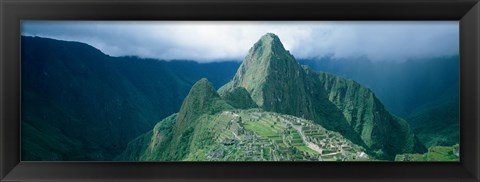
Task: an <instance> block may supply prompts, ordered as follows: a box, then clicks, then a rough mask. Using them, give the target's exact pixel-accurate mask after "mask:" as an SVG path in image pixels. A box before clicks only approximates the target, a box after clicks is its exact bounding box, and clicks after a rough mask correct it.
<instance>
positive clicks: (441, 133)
mask: <svg viewBox="0 0 480 182" xmlns="http://www.w3.org/2000/svg"><path fill="white" fill-rule="evenodd" d="M459 108H460V107H459V97H458V95H456V96H453V97H450V98H444V99H443V101H442V102H439V103H432V104H430V105H426V106H424V107H422V108H419V109H417V110H416V111H414V112H413V114H411V115H410V116H409V117H407V120H409V121H410V123H411V126H412V128H413V130H414V131H415V133H416V135H417V136H418V138H419V140H420V141H421V142H422V143H424V144H425V145H426V146H428V147H431V146H452V145H454V144H458V143H459V141H460V135H459V133H460V125H459V124H460V113H459Z"/></svg>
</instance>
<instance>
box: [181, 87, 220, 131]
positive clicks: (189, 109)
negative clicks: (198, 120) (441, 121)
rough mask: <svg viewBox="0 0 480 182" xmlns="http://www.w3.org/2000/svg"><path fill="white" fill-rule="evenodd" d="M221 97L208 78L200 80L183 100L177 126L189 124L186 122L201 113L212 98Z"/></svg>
mask: <svg viewBox="0 0 480 182" xmlns="http://www.w3.org/2000/svg"><path fill="white" fill-rule="evenodd" d="M219 97H220V96H219V95H218V93H217V91H215V89H214V88H213V86H212V84H211V83H210V82H209V81H208V80H207V79H206V78H202V79H200V80H198V81H197V82H196V83H195V84H194V85H193V86H192V88H191V89H190V92H189V93H188V95H187V97H185V99H184V100H183V103H182V107H181V108H180V111H179V112H178V117H177V127H181V128H183V127H184V126H186V125H188V124H186V122H188V121H191V120H192V118H194V117H196V116H198V115H199V114H201V113H202V111H203V110H205V109H207V107H208V106H209V103H210V102H211V101H212V100H214V99H215V98H219Z"/></svg>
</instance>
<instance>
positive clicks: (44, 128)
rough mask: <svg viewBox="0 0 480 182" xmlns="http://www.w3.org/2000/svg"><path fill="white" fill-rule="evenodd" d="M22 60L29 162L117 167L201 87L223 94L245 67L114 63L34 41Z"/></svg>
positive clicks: (26, 44) (62, 44)
mask: <svg viewBox="0 0 480 182" xmlns="http://www.w3.org/2000/svg"><path fill="white" fill-rule="evenodd" d="M21 56H22V63H21V66H22V68H21V69H22V72H21V73H22V75H21V76H22V85H21V86H22V93H21V94H22V95H21V97H22V108H21V109H22V113H21V114H22V160H26V161H37V160H77V161H84V160H95V161H97V160H111V159H112V158H113V157H114V156H117V155H118V154H119V153H120V152H122V151H123V150H124V149H125V147H126V145H127V143H128V142H129V141H131V140H132V139H134V138H135V137H137V136H138V135H140V134H142V133H144V132H146V131H148V130H150V129H151V128H152V127H153V126H154V125H155V123H156V122H158V121H159V120H161V119H163V118H165V117H167V116H169V115H171V114H173V113H175V112H178V110H179V108H180V106H181V104H182V101H183V99H184V98H185V96H186V95H187V94H188V91H189V90H190V88H191V86H192V85H193V84H194V83H195V82H196V81H197V80H198V79H200V78H202V77H207V78H210V79H211V80H214V85H216V86H217V87H219V86H221V85H223V84H225V83H226V82H227V81H228V80H229V78H231V77H232V76H233V75H234V73H235V71H236V70H237V68H238V66H239V63H233V62H225V63H208V64H199V63H195V62H193V61H174V62H166V61H160V60H153V59H141V58H136V57H111V56H108V55H105V54H104V53H102V52H101V51H99V50H98V49H95V48H94V47H92V46H89V45H87V44H83V43H79V42H68V41H59V40H54V39H47V38H40V37H26V36H22V55H21ZM218 67H222V69H218ZM180 68H181V69H180ZM23 131H25V132H23Z"/></svg>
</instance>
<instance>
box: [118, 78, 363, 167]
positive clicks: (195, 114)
mask: <svg viewBox="0 0 480 182" xmlns="http://www.w3.org/2000/svg"><path fill="white" fill-rule="evenodd" d="M367 159H368V155H367V154H365V149H364V148H362V147H361V146H358V145H355V144H353V143H352V142H351V141H349V140H347V139H345V138H344V137H343V136H342V135H341V134H339V133H336V132H332V131H329V130H326V129H324V128H323V127H321V126H319V125H317V124H315V123H313V122H311V121H308V120H305V119H301V118H297V117H293V116H289V115H282V114H278V113H273V112H265V111H263V110H261V109H258V108H257V109H235V108H233V107H232V106H230V105H228V104H227V103H226V102H225V101H224V100H223V99H222V98H221V97H219V95H218V94H217V92H216V91H215V90H213V88H212V86H211V85H210V83H209V82H208V81H207V80H206V79H201V80H199V81H198V82H197V83H196V84H195V85H194V86H193V87H192V89H191V90H190V93H189V95H188V96H187V97H186V98H185V100H184V102H183V104H182V109H180V111H179V113H177V114H173V115H171V116H170V117H168V118H166V119H164V120H162V121H160V122H158V123H157V125H156V126H155V127H154V129H153V130H152V131H150V132H147V133H145V134H143V135H141V136H139V137H137V138H136V139H135V140H133V141H131V142H130V143H129V144H128V146H127V149H126V150H125V151H124V152H123V153H122V154H121V155H119V156H118V157H117V158H116V160H120V161H138V160H140V161H178V160H186V161H225V160H227V161H271V160H275V161H296V160H323V161H334V160H367Z"/></svg>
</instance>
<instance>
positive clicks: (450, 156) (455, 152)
mask: <svg viewBox="0 0 480 182" xmlns="http://www.w3.org/2000/svg"><path fill="white" fill-rule="evenodd" d="M395 161H460V146H459V145H458V144H455V145H453V146H432V147H430V148H428V152H427V153H425V154H400V155H397V156H396V157H395Z"/></svg>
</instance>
